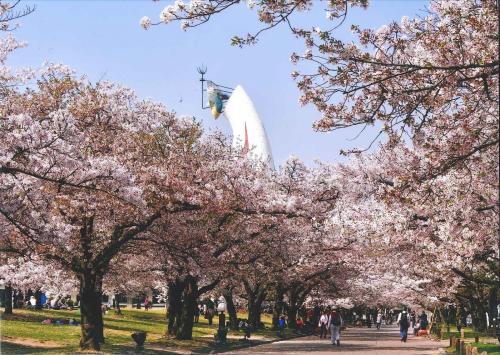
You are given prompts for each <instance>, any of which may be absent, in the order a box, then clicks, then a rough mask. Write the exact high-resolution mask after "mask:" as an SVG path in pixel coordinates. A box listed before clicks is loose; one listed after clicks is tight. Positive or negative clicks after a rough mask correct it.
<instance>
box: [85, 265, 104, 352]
mask: <svg viewBox="0 0 500 355" xmlns="http://www.w3.org/2000/svg"><path fill="white" fill-rule="evenodd" d="M101 278H102V276H101V275H96V274H95V272H93V271H92V270H86V271H85V272H84V273H82V274H80V275H79V279H80V321H81V338H80V349H82V350H94V351H99V350H100V348H101V346H100V343H101V342H102V340H103V336H102V335H103V334H102V333H103V328H104V327H103V322H102V311H101V289H100V286H101Z"/></svg>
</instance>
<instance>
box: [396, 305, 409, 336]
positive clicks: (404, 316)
mask: <svg viewBox="0 0 500 355" xmlns="http://www.w3.org/2000/svg"><path fill="white" fill-rule="evenodd" d="M398 324H399V336H400V338H401V341H403V342H405V343H406V339H408V328H409V327H410V320H409V319H408V313H406V311H403V312H401V313H400V314H399V315H398Z"/></svg>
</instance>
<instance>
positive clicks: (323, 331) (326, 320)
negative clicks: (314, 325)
mask: <svg viewBox="0 0 500 355" xmlns="http://www.w3.org/2000/svg"><path fill="white" fill-rule="evenodd" d="M342 325H343V320H342V316H341V315H340V312H338V310H337V308H336V307H333V308H331V309H329V308H327V309H326V311H325V312H323V313H322V314H321V317H320V318H319V323H318V327H319V337H320V339H326V336H327V333H328V330H329V331H330V337H331V341H332V345H337V346H340V330H341V327H342Z"/></svg>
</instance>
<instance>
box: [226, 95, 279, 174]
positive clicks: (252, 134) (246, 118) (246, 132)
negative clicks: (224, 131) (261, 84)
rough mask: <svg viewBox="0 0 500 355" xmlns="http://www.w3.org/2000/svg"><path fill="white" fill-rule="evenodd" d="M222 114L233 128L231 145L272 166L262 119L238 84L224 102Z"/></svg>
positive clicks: (269, 148) (271, 157)
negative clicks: (247, 151) (246, 150)
mask: <svg viewBox="0 0 500 355" xmlns="http://www.w3.org/2000/svg"><path fill="white" fill-rule="evenodd" d="M224 115H225V116H226V118H227V119H228V121H229V124H230V125H231V128H232V130H233V146H234V147H236V148H237V149H241V150H245V149H248V150H249V154H251V155H252V156H254V157H255V158H257V159H259V160H261V161H263V162H266V163H268V164H269V165H270V166H271V167H272V168H274V162H273V156H272V153H271V147H270V145H269V141H268V139H267V135H266V131H265V129H264V126H263V125H262V121H261V120H260V118H259V115H258V114H257V111H256V110H255V107H254V105H253V102H252V100H250V97H248V95H247V93H246V92H245V90H243V88H242V87H241V86H240V85H238V86H237V87H236V89H234V91H233V93H232V95H231V97H230V98H229V100H228V101H227V102H226V105H225V108H224Z"/></svg>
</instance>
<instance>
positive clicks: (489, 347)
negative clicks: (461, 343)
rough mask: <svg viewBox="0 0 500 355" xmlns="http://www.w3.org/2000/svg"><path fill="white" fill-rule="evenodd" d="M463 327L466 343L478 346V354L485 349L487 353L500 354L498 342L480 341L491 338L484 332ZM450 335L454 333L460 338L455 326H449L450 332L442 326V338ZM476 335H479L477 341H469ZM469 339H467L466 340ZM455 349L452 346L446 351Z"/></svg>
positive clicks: (447, 337)
mask: <svg viewBox="0 0 500 355" xmlns="http://www.w3.org/2000/svg"><path fill="white" fill-rule="evenodd" d="M462 329H464V338H465V340H466V342H467V343H468V344H471V345H472V346H474V347H477V348H478V352H479V354H481V352H483V351H486V352H487V353H488V355H500V345H499V344H498V343H496V344H489V343H484V342H482V341H484V340H486V339H488V340H493V338H491V337H490V336H488V335H487V334H485V333H478V332H476V331H475V330H474V329H472V328H462ZM451 335H455V336H456V337H457V338H460V332H459V331H458V330H457V327H456V326H451V327H450V333H447V332H446V327H444V328H443V332H442V337H441V338H442V339H449V338H450V336H451ZM476 335H479V342H478V343H475V342H471V341H470V339H474V337H475V336H476ZM467 340H469V341H467ZM493 341H494V340H493ZM454 350H455V349H452V348H447V351H448V352H449V353H451V354H453V353H454Z"/></svg>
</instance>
